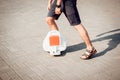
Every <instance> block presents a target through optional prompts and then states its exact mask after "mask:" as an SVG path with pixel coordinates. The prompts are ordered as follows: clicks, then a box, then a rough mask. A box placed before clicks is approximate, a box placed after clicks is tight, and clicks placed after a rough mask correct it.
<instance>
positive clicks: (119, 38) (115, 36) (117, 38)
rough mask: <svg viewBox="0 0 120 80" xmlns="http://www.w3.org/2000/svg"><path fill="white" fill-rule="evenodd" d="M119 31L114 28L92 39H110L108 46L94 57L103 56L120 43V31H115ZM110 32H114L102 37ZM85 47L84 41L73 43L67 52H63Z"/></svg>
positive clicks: (96, 40)
mask: <svg viewBox="0 0 120 80" xmlns="http://www.w3.org/2000/svg"><path fill="white" fill-rule="evenodd" d="M117 31H120V29H116V30H112V31H108V32H105V33H102V34H99V35H97V37H99V38H97V39H95V40H92V42H98V41H104V40H110V41H109V42H108V47H107V48H106V49H104V50H103V51H101V52H99V51H98V53H97V54H96V55H94V56H93V57H92V58H95V57H100V56H103V55H104V54H106V53H107V52H108V51H111V50H112V49H114V48H116V47H117V46H118V45H119V44H120V33H114V32H117ZM108 33H112V34H111V35H108V36H104V37H100V36H103V35H105V34H108ZM101 47H102V46H101ZM84 48H85V44H84V43H80V44H75V45H71V46H68V47H67V50H66V51H65V52H63V55H65V54H66V53H70V52H74V51H78V50H82V49H84Z"/></svg>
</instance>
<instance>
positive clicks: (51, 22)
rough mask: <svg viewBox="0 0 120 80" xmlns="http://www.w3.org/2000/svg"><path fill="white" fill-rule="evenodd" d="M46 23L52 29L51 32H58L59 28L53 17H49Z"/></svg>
mask: <svg viewBox="0 0 120 80" xmlns="http://www.w3.org/2000/svg"><path fill="white" fill-rule="evenodd" d="M46 22H47V24H48V26H49V27H50V30H58V26H57V24H56V22H55V19H54V18H53V17H47V18H46Z"/></svg>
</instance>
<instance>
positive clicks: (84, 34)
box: [75, 24, 93, 50]
mask: <svg viewBox="0 0 120 80" xmlns="http://www.w3.org/2000/svg"><path fill="white" fill-rule="evenodd" d="M75 28H76V30H77V31H78V32H79V33H80V36H81V37H82V39H83V40H84V42H85V44H86V48H87V49H88V50H92V48H93V45H92V43H91V41H90V38H89V36H88V32H87V31H86V29H85V28H84V26H83V25H82V24H79V25H77V26H75Z"/></svg>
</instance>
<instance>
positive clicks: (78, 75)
mask: <svg viewBox="0 0 120 80" xmlns="http://www.w3.org/2000/svg"><path fill="white" fill-rule="evenodd" d="M46 6H47V0H0V80H120V0H78V10H79V12H80V15H81V19H82V23H83V24H84V26H85V27H86V28H87V30H88V32H89V34H90V37H91V40H92V42H93V45H94V46H95V47H96V48H97V50H98V53H97V54H96V55H95V56H94V57H93V58H92V59H90V60H87V61H84V60H81V59H80V58H79V57H80V55H81V54H82V53H83V52H84V50H85V46H84V43H83V41H82V40H81V38H80V37H79V35H78V33H77V32H76V31H75V29H74V28H73V27H71V26H70V25H69V23H68V21H67V19H66V18H65V17H64V15H61V17H60V19H59V21H58V22H57V23H58V24H59V27H60V31H61V32H62V33H63V35H64V36H65V38H66V39H67V42H68V48H67V50H66V54H64V55H62V56H59V57H52V56H50V55H49V54H48V53H46V52H44V51H43V49H42V42H43V39H44V37H45V35H46V34H47V32H48V31H49V28H48V26H47V24H46V23H45V17H46V15H47V10H46Z"/></svg>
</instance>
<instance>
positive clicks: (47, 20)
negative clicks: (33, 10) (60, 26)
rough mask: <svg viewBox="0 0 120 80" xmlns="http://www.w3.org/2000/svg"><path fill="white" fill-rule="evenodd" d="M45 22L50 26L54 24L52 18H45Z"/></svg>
mask: <svg viewBox="0 0 120 80" xmlns="http://www.w3.org/2000/svg"><path fill="white" fill-rule="evenodd" d="M46 22H47V24H49V25H52V24H53V23H54V18H52V17H47V18H46Z"/></svg>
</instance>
